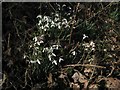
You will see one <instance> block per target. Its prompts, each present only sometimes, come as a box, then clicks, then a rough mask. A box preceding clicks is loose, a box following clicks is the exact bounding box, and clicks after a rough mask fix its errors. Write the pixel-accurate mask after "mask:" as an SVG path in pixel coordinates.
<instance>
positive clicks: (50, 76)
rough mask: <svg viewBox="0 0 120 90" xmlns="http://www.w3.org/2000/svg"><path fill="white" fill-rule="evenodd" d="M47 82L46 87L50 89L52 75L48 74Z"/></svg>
mask: <svg viewBox="0 0 120 90" xmlns="http://www.w3.org/2000/svg"><path fill="white" fill-rule="evenodd" d="M47 79H48V81H47V83H48V87H49V88H50V87H52V83H53V79H52V73H49V76H48V77H47Z"/></svg>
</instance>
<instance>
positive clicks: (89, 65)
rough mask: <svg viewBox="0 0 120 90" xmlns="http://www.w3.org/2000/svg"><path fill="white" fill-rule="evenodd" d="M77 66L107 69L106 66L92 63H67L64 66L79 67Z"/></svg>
mask: <svg viewBox="0 0 120 90" xmlns="http://www.w3.org/2000/svg"><path fill="white" fill-rule="evenodd" d="M77 66H84V67H95V68H101V69H106V67H104V66H96V65H91V64H71V65H65V66H64V67H77Z"/></svg>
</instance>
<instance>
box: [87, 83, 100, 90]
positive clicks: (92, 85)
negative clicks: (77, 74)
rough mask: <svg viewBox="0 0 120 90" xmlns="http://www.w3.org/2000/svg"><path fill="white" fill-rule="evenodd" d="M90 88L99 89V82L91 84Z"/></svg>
mask: <svg viewBox="0 0 120 90" xmlns="http://www.w3.org/2000/svg"><path fill="white" fill-rule="evenodd" d="M89 89H96V90H98V84H91V85H90V86H89Z"/></svg>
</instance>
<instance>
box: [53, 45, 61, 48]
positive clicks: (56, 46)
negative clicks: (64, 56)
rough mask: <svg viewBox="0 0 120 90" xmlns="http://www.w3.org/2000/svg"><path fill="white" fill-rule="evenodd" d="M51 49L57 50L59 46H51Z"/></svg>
mask: <svg viewBox="0 0 120 90" xmlns="http://www.w3.org/2000/svg"><path fill="white" fill-rule="evenodd" d="M52 47H53V49H58V48H59V47H60V45H53V46H52Z"/></svg>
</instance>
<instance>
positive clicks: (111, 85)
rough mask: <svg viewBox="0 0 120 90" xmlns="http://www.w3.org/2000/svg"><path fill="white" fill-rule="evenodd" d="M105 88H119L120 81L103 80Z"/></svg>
mask: <svg viewBox="0 0 120 90" xmlns="http://www.w3.org/2000/svg"><path fill="white" fill-rule="evenodd" d="M105 81H106V87H107V88H120V80H119V79H117V78H105Z"/></svg>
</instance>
